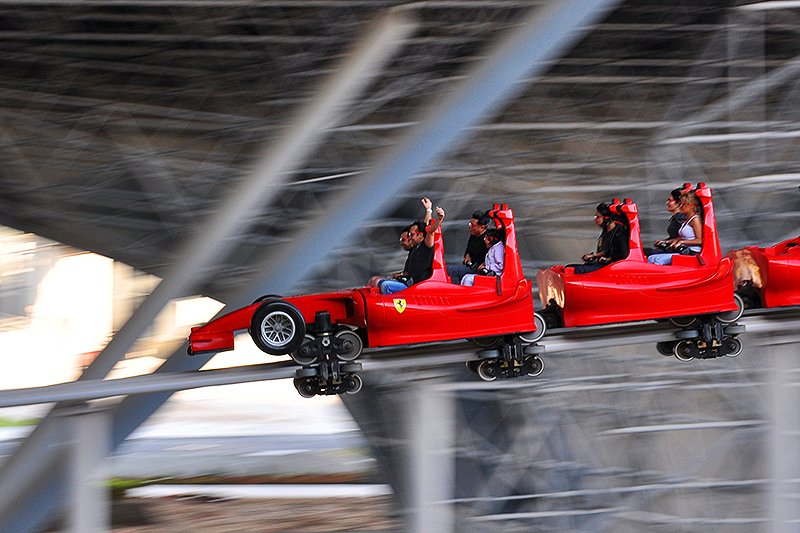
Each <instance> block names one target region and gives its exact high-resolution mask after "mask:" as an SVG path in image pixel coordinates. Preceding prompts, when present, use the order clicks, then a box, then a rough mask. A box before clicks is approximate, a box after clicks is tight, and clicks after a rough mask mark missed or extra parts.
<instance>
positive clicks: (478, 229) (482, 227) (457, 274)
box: [447, 211, 491, 284]
mask: <svg viewBox="0 0 800 533" xmlns="http://www.w3.org/2000/svg"><path fill="white" fill-rule="evenodd" d="M490 222H491V219H490V218H489V217H488V216H487V215H486V213H485V212H484V211H475V212H474V213H472V218H471V219H470V220H469V239H467V248H466V250H464V258H463V260H462V261H461V264H460V265H448V266H447V275H448V276H450V281H452V282H453V283H455V284H459V283H461V278H462V277H463V276H464V275H465V274H475V273H477V272H478V266H479V265H480V264H481V263H483V259H484V258H485V257H486V246H485V245H484V243H483V235H484V233H485V232H486V227H487V226H488V225H489V223H490Z"/></svg>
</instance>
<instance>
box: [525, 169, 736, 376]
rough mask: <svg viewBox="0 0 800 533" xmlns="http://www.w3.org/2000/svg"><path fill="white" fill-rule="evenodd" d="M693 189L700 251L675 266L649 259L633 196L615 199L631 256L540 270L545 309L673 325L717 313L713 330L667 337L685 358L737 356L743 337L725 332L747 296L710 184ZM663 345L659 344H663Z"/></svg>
mask: <svg viewBox="0 0 800 533" xmlns="http://www.w3.org/2000/svg"><path fill="white" fill-rule="evenodd" d="M695 192H696V194H697V196H698V198H699V199H700V201H701V203H702V206H703V215H704V216H703V247H702V251H701V252H700V253H699V254H698V255H676V256H674V258H673V261H672V265H671V266H661V265H654V264H650V263H648V262H647V259H646V258H645V256H644V254H643V252H642V243H641V237H640V233H639V231H640V230H639V218H638V209H637V207H636V204H634V203H631V201H630V199H626V200H625V202H619V200H615V201H614V202H613V203H612V206H611V209H612V211H614V212H617V213H620V214H624V215H625V218H626V219H627V221H628V226H629V230H630V231H629V234H630V238H629V246H630V253H629V255H628V257H627V258H626V259H624V260H621V261H617V262H615V263H612V264H610V265H608V266H605V267H603V268H601V269H599V270H596V271H594V272H589V273H586V274H575V271H574V268H573V267H565V266H554V267H551V268H549V269H544V270H541V271H539V274H538V276H537V282H538V286H539V297H540V299H541V301H542V304H543V305H545V306H548V310H549V311H553V313H548V315H551V316H552V315H554V316H555V320H554V322H555V323H554V325H561V326H565V327H571V326H589V325H597V324H610V323H618V322H632V321H640V320H650V319H670V321H671V322H673V324H675V325H676V326H678V327H686V328H688V327H690V326H691V325H692V324H693V323H695V322H696V320H697V318H698V317H701V316H702V317H713V319H714V324H713V326H714V329H716V330H717V331H716V333H715V332H714V331H711V332H706V334H703V333H702V332H698V331H697V330H694V331H692V332H686V333H683V334H682V335H683V337H682V339H683V340H682V341H679V342H675V343H670V348H672V349H673V351H674V355H676V356H677V357H678V358H679V359H682V360H690V359H692V358H694V357H716V356H718V355H734V354H735V355H738V353H739V352H741V342H740V341H739V340H738V339H736V338H735V337H734V336H733V335H735V334H737V333H739V332H740V331H739V329H731V330H730V332H728V333H727V334H726V332H725V331H722V329H723V328H724V327H725V325H727V324H731V323H733V322H735V321H736V320H738V319H739V317H740V316H741V314H742V312H743V311H744V303H743V302H742V300H741V298H739V297H738V296H735V295H734V291H733V275H732V270H733V261H732V260H731V259H730V258H727V257H723V256H722V253H721V250H720V244H719V237H718V236H717V224H716V219H715V217H714V206H713V204H712V201H711V189H709V188H707V187H706V186H705V184H703V183H700V184H698V186H697V189H696V191H695ZM737 328H741V327H740V326H737ZM695 333H697V334H698V335H697V336H696V335H695ZM726 342H727V344H725V345H724V346H722V344H724V343H726ZM664 348H665V346H659V351H662V350H663V349H664ZM662 353H664V352H663V351H662ZM711 354H713V355H711ZM665 355H666V353H665ZM670 355H672V354H670Z"/></svg>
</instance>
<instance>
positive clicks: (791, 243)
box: [728, 236, 800, 308]
mask: <svg viewBox="0 0 800 533" xmlns="http://www.w3.org/2000/svg"><path fill="white" fill-rule="evenodd" d="M728 257H729V258H730V259H731V260H732V261H733V262H734V279H735V283H736V287H737V289H741V288H743V287H745V286H749V287H750V288H751V289H752V290H756V291H757V294H758V301H757V302H755V305H756V306H758V307H767V308H769V307H785V306H792V305H800V282H799V281H798V280H800V236H798V237H795V238H794V239H788V240H785V241H783V242H780V243H778V244H776V245H774V246H770V247H768V248H760V247H758V246H748V247H747V248H743V249H741V250H734V251H731V252H728Z"/></svg>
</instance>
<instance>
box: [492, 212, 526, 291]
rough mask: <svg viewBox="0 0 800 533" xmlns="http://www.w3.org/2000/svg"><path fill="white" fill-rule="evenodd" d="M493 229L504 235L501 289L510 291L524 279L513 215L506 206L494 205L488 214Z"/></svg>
mask: <svg viewBox="0 0 800 533" xmlns="http://www.w3.org/2000/svg"><path fill="white" fill-rule="evenodd" d="M488 215H489V217H490V218H491V219H492V220H493V221H494V223H495V227H497V229H499V230H501V231H503V232H504V233H505V266H504V267H503V274H502V275H501V284H502V286H503V288H505V289H509V290H512V289H513V288H514V287H516V286H517V282H519V280H521V279H523V278H524V277H525V274H524V273H523V271H522V262H521V261H520V258H519V249H518V247H517V230H516V227H515V225H514V213H513V211H512V210H511V208H509V207H508V205H507V204H494V207H493V208H492V209H491V210H490V211H489V213H488Z"/></svg>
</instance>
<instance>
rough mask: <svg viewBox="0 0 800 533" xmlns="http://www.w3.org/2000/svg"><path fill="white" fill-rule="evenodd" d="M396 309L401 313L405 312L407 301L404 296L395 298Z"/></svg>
mask: <svg viewBox="0 0 800 533" xmlns="http://www.w3.org/2000/svg"><path fill="white" fill-rule="evenodd" d="M394 309H395V311H397V312H398V313H400V314H403V311H405V310H406V301H405V299H403V298H395V299H394Z"/></svg>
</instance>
